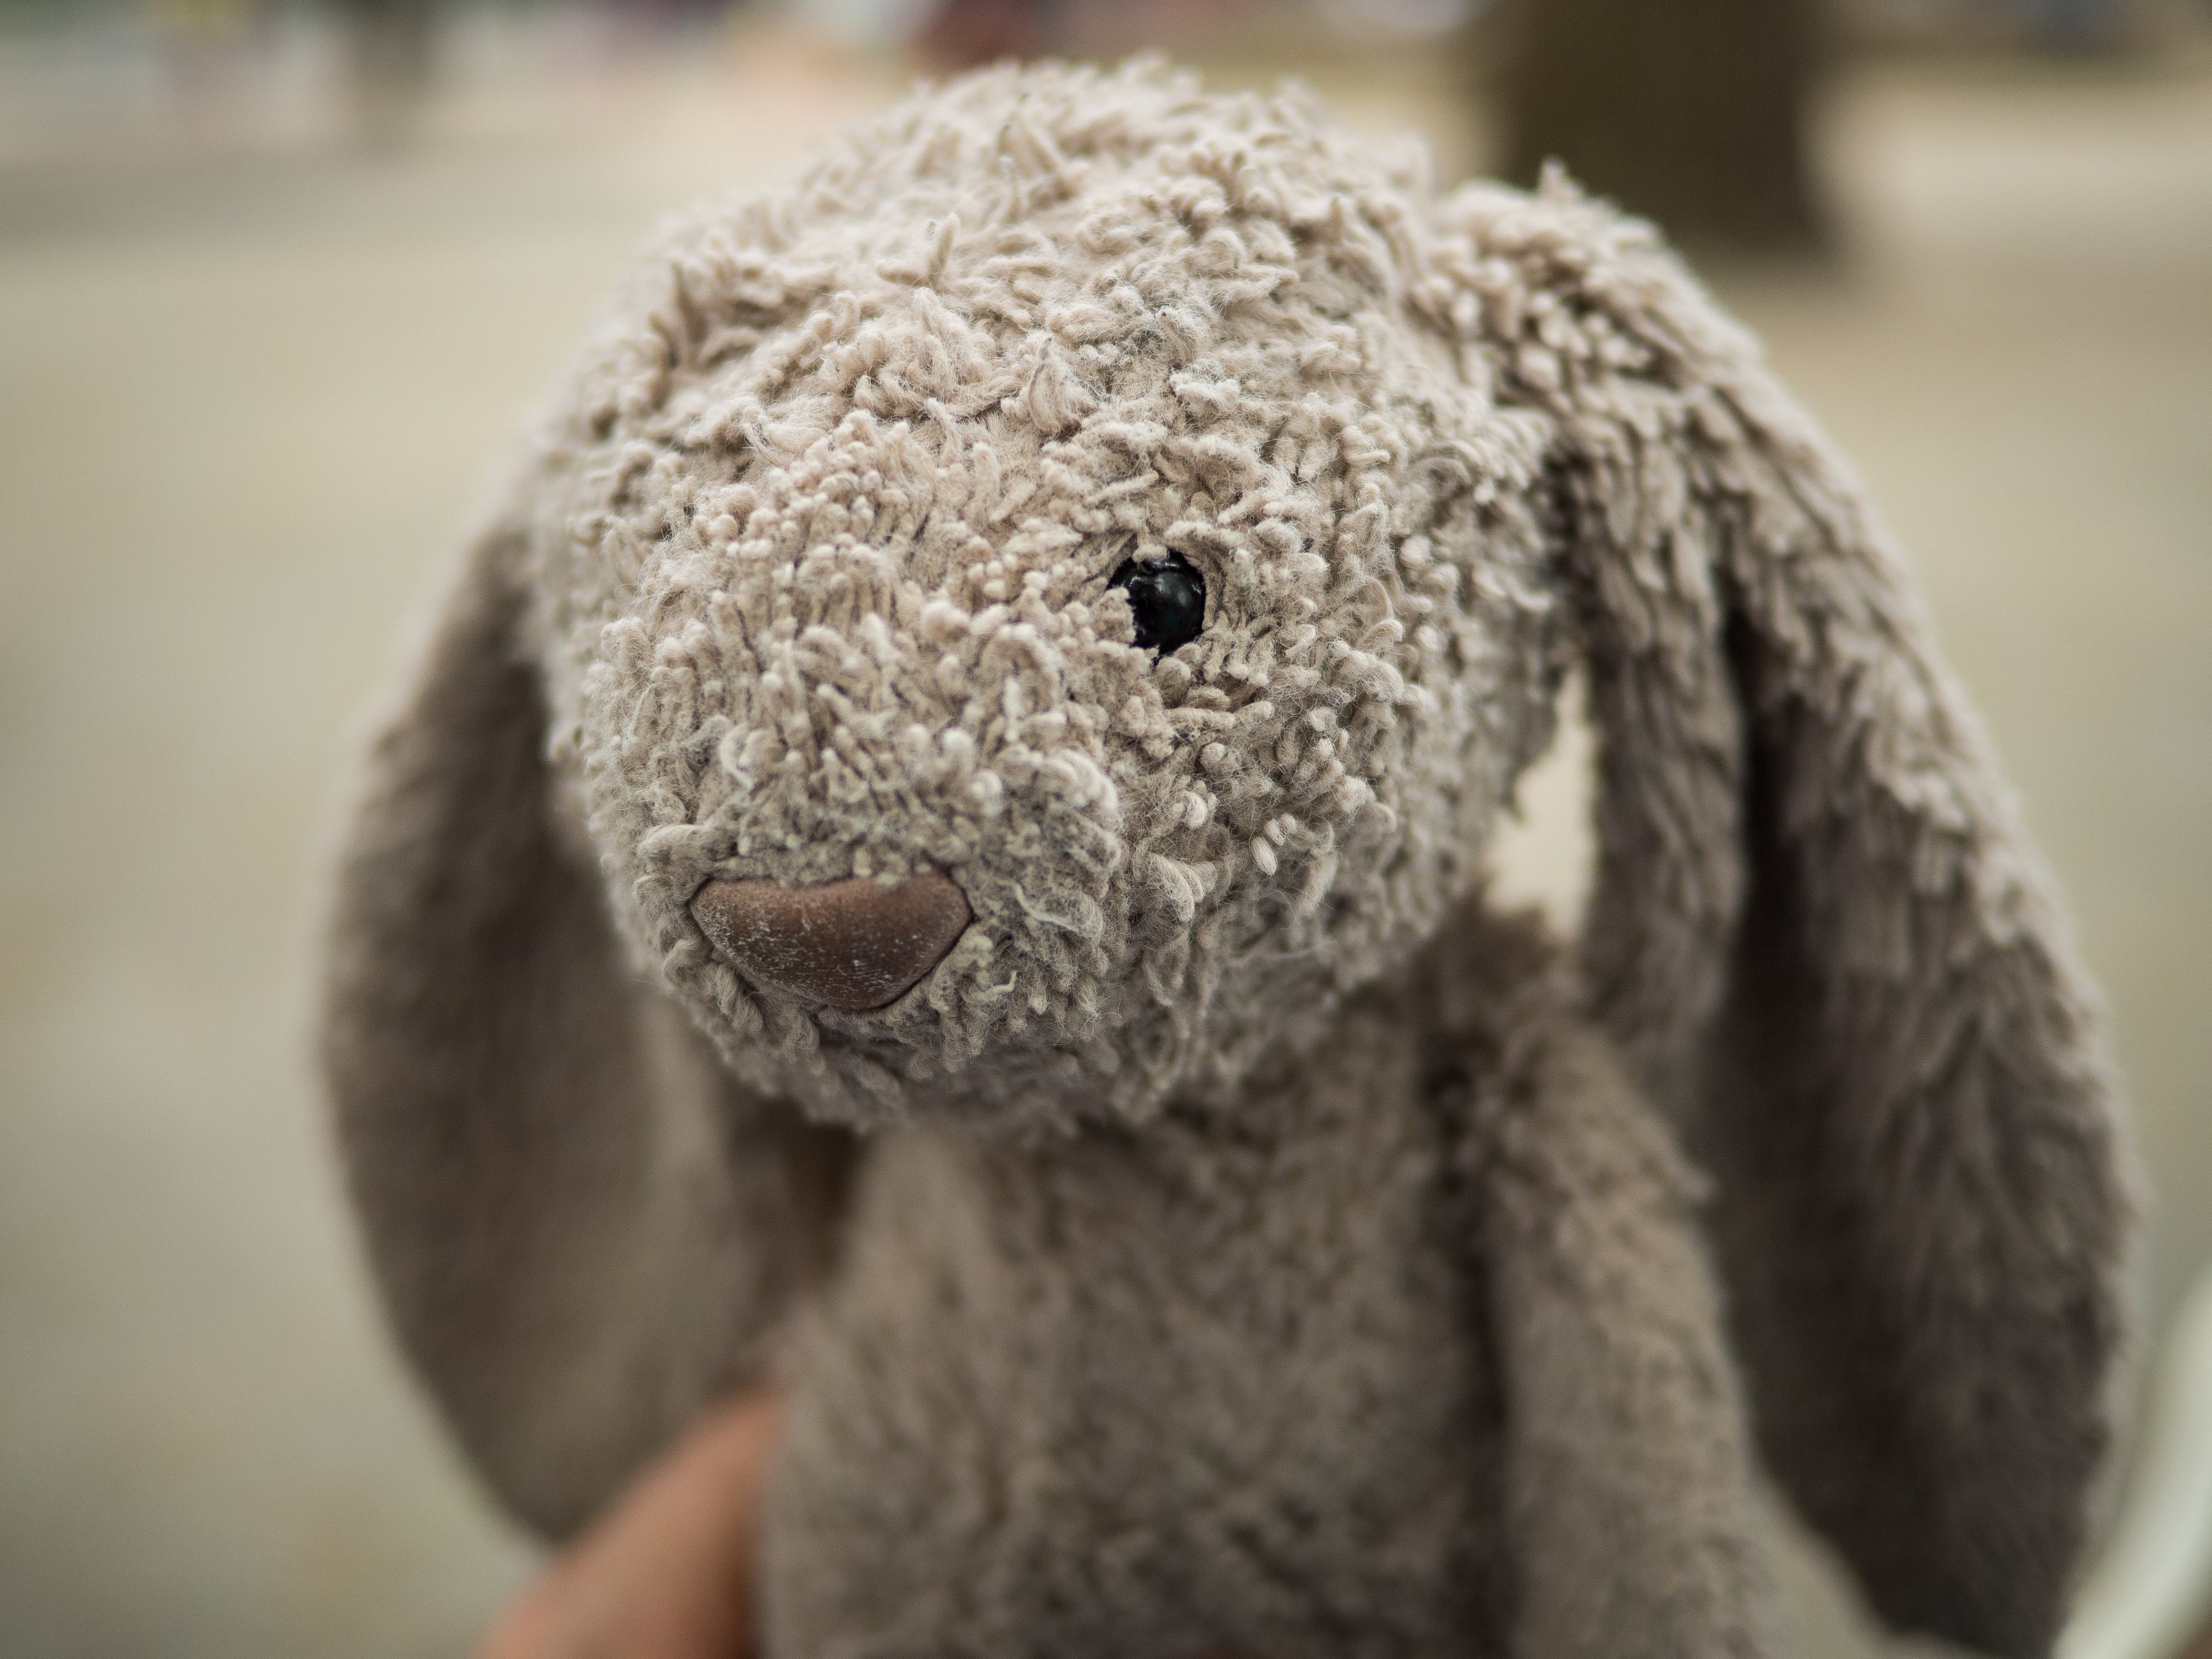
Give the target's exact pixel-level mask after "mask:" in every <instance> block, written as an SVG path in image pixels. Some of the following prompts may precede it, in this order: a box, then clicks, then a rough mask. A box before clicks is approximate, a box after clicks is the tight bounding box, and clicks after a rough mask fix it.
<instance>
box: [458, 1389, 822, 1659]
mask: <svg viewBox="0 0 2212 1659" xmlns="http://www.w3.org/2000/svg"><path fill="white" fill-rule="evenodd" d="M780 1423H781V1402H780V1401H778V1400H777V1398H776V1396H775V1395H773V1394H772V1393H770V1392H769V1391H768V1390H766V1389H757V1390H755V1391H753V1392H751V1393H749V1394H744V1395H738V1397H737V1398H736V1399H734V1400H732V1401H730V1402H729V1403H728V1404H726V1405H724V1406H722V1407H719V1408H718V1409H717V1410H715V1411H714V1413H711V1414H710V1415H708V1417H706V1418H704V1419H702V1420H701V1421H700V1422H699V1423H698V1424H697V1425H696V1426H694V1427H693V1428H692V1429H691V1430H690V1431H689V1432H688V1433H686V1434H685V1435H684V1437H683V1438H682V1439H681V1440H679V1441H678V1442H677V1443H676V1444H675V1445H673V1446H671V1447H670V1448H669V1449H668V1450H666V1451H665V1452H664V1453H662V1454H661V1455H660V1457H659V1461H657V1462H654V1463H653V1464H651V1465H650V1466H648V1467H647V1469H646V1470H645V1472H644V1473H643V1474H641V1475H639V1476H638V1477H637V1479H636V1480H635V1481H634V1482H633V1483H632V1484H631V1486H630V1487H629V1491H628V1492H625V1493H624V1494H623V1497H622V1498H620V1499H619V1500H618V1501H617V1503H616V1504H615V1506H614V1508H613V1509H611V1510H609V1511H608V1512H607V1513H606V1514H605V1515H604V1516H601V1517H600V1518H599V1520H598V1521H597V1522H593V1523H592V1526H591V1528H589V1529H588V1530H586V1532H584V1533H583V1534H581V1535H580V1536H579V1537H578V1538H576V1539H575V1540H574V1541H573V1542H572V1543H570V1544H569V1545H568V1547H567V1548H566V1549H564V1550H562V1553H560V1554H559V1555H558V1556H556V1558H555V1559H553V1560H552V1561H551V1562H550V1564H549V1565H547V1566H546V1568H545V1570H544V1571H543V1572H541V1573H540V1574H539V1575H538V1577H537V1578H535V1579H534V1580H532V1582H531V1583H529V1584H527V1585H526V1586H525V1587H524V1588H523V1589H522V1590H521V1592H520V1594H519V1595H516V1597H515V1598H514V1600H513V1601H512V1602H510V1603H509V1604H508V1605H507V1609H506V1610H505V1611H504V1612H503V1613H501V1615H500V1617H499V1619H498V1620H496V1621H495V1623H494V1624H493V1626H492V1627H491V1629H490V1631H489V1632H488V1633H487V1634H486V1636H485V1637H484V1639H483V1644H481V1645H480V1646H479V1647H478V1648H477V1659H750V1655H751V1654H752V1653H753V1651H754V1650H755V1647H756V1645H757V1644H756V1640H755V1635H754V1628H753V1622H754V1621H753V1604H754V1596H753V1547H754V1543H755V1541H756V1539H757V1535H758V1531H759V1525H758V1515H759V1500H760V1486H761V1479H762V1476H763V1474H764V1472H765V1470H766V1468H767V1463H768V1455H769V1451H770V1450H771V1449H773V1447H774V1446H775V1437H776V1431H777V1429H778V1427H779V1425H780Z"/></svg>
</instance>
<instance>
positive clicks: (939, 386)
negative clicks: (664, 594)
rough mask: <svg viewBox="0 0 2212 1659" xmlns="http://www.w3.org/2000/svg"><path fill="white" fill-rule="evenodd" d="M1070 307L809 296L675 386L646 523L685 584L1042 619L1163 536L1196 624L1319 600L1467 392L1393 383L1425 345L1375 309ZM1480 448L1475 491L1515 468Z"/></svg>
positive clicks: (1403, 500)
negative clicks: (1184, 578)
mask: <svg viewBox="0 0 2212 1659" xmlns="http://www.w3.org/2000/svg"><path fill="white" fill-rule="evenodd" d="M967 299H968V300H969V301H971V302H972V301H975V295H974V294H973V293H972V292H969V293H968V294H967ZM1093 310H1094V311H1095V313H1097V314H1095V315H1091V316H1090V317H1089V318H1088V319H1087V320H1085V321H1083V322H1081V323H1080V324H1079V325H1078V324H1069V323H1066V319H1065V318H1061V319H1060V320H1061V321H1062V322H1063V324H1064V325H1065V326H1064V327H1063V328H1062V329H1060V331H1054V330H1052V329H1046V328H1042V327H1034V326H1032V327H1028V328H1022V327H1018V326H1016V325H1014V324H1013V323H1010V322H1009V321H1008V320H1007V319H1006V318H1004V317H997V316H994V317H986V318H984V319H982V320H981V321H979V320H978V319H977V318H976V317H975V316H974V315H970V314H967V313H965V312H963V310H962V309H960V308H958V307H956V306H954V305H953V304H952V303H951V302H949V301H947V300H946V299H945V296H943V295H939V294H938V293H936V292H935V291H933V290H929V289H904V288H902V289H898V290H897V291H896V293H894V294H891V295H876V296H874V297H873V298H872V300H871V301H870V302H869V303H868V304H867V305H866V306H848V305H846V304H843V303H842V298H841V301H840V302H839V303H836V304H830V305H826V306H825V307H823V308H822V309H820V310H818V311H817V312H815V313H811V314H810V315H809V316H808V317H806V318H805V319H799V320H797V321H795V322H793V324H792V325H789V326H788V327H787V328H786V329H784V330H782V331H780V332H779V333H778V334H777V335H776V336H775V339H774V340H773V341H771V342H769V343H764V344H763V347H761V348H759V349H756V350H755V351H754V352H753V353H752V354H751V356H750V358H749V359H748V361H747V362H744V363H743V364H741V365H738V366H737V367H736V368H733V369H732V372H730V373H729V374H727V375H726V376H722V377H712V378H711V379H709V380H707V381H705V382H703V383H702V385H701V386H699V387H698V388H697V389H696V392H694V394H693V395H691V396H690V397H688V398H682V399H679V400H678V402H679V404H683V405H685V406H687V408H688V412H687V414H686V416H685V418H684V424H683V425H682V427H681V428H680V429H678V431H676V432H673V433H671V443H670V445H669V447H668V449H667V450H666V451H665V453H664V454H663V455H662V456H661V457H660V458H659V465H658V466H656V468H655V469H654V471H656V472H658V473H659V474H660V475H661V477H660V480H659V482H660V483H661V485H662V488H661V489H659V490H649V491H648V492H647V493H648V494H649V495H660V496H661V499H660V500H659V501H646V502H640V501H636V500H635V497H633V505H642V506H647V507H650V508H651V509H652V511H650V512H649V513H647V514H646V515H645V516H647V517H651V518H656V519H658V520H659V523H658V524H657V525H656V524H647V525H644V526H641V530H642V531H643V532H645V533H646V537H647V540H648V541H652V542H654V543H656V544H659V545H661V546H663V547H665V549H666V550H667V551H668V552H669V553H670V554H671V555H673V557H672V558H671V562H670V563H671V574H673V575H674V577H675V579H676V580H678V582H680V584H681V585H683V586H688V587H694V588H696V587H697V586H700V585H701V582H702V579H703V580H705V581H706V582H707V583H708V585H709V586H720V585H726V584H729V583H732V582H743V583H767V584H769V585H771V586H775V587H776V588H777V589H778V590H779V599H778V603H779V604H780V605H786V606H789V607H792V608H793V609H794V610H795V611H803V610H804V609H805V608H806V607H807V605H809V604H810V603H812V602H814V601H817V600H820V601H825V602H828V601H835V602H836V604H838V605H842V604H843V602H844V601H845V600H846V599H849V598H850V597H851V595H852V594H853V593H854V592H857V591H858V589H857V587H856V586H855V585H856V584H858V585H862V586H865V585H866V584H867V583H869V582H871V581H877V582H880V581H884V580H890V581H892V582H895V583H896V584H897V585H900V586H905V587H908V588H909V589H910V590H913V591H917V592H921V593H926V594H928V595H933V596H936V597H941V598H945V599H950V600H951V601H953V602H955V603H957V604H960V605H964V606H966V607H968V608H969V609H970V610H971V611H972V610H981V609H983V608H985V607H987V606H990V605H1005V604H1012V603H1016V602H1018V601H1020V600H1023V599H1025V598H1026V599H1033V600H1036V601H1039V602H1041V603H1042V605H1044V606H1045V607H1046V608H1048V609H1054V610H1056V609H1058V608H1060V607H1062V606H1065V605H1068V604H1070V603H1072V602H1074V601H1075V600H1077V599H1079V597H1080V596H1082V595H1083V594H1084V593H1085V592H1095V591H1096V590H1097V589H1098V588H1099V587H1101V586H1103V579H1104V578H1105V576H1106V575H1107V574H1109V572H1110V571H1111V570H1112V569H1113V568H1115V566H1116V565H1117V564H1118V563H1119V562H1121V560H1122V559H1124V558H1127V557H1129V556H1139V557H1144V556H1152V557H1158V556H1162V555H1163V554H1164V553H1166V552H1170V551H1172V552H1175V553H1177V554H1180V555H1182V556H1184V557H1186V558H1188V559H1189V560H1190V561H1191V562H1193V563H1194V565H1196V566H1197V567H1198V568H1200V570H1201V571H1203V572H1204V573H1205V574H1206V580H1207V584H1208V588H1209V592H1210V594H1211V595H1212V598H1213V599H1214V600H1215V602H1216V603H1215V606H1214V610H1215V615H1216V620H1217V621H1218V622H1219V623H1227V624H1231V625H1233V624H1234V623H1236V622H1237V619H1240V618H1244V617H1261V616H1266V617H1274V618H1280V617H1285V616H1290V615H1307V616H1313V617H1318V616H1320V614H1321V613H1322V611H1324V610H1325V609H1326V608H1327V606H1326V599H1327V596H1328V594H1329V593H1330V592H1334V591H1338V590H1340V589H1341V588H1342V586H1343V585H1344V583H1345V581H1346V579H1347V577H1348V576H1351V575H1354V574H1364V573H1368V572H1372V571H1374V570H1376V569H1377V568H1380V567H1381V566H1382V565H1383V563H1385V562H1387V559H1388V554H1389V544H1390V542H1391V540H1392V539H1393V537H1394V535H1395V534H1396V533H1399V532H1403V531H1404V530H1405V529H1406V528H1407V526H1409V525H1413V524H1414V523H1416V522H1417V521H1418V520H1419V518H1420V517H1421V514H1422V510H1423V507H1424V502H1423V501H1422V500H1420V499H1419V497H1420V496H1421V495H1423V494H1424V493H1425V492H1424V489H1423V484H1424V482H1425V481H1424V480H1422V479H1413V480H1411V481H1410V482H1411V483H1412V486H1413V487H1412V488H1410V489H1409V488H1408V483H1409V480H1408V479H1407V476H1406V474H1407V469H1408V467H1409V465H1412V464H1413V462H1414V461H1415V460H1416V459H1417V452H1418V451H1419V449H1420V448H1421V447H1423V446H1424V445H1434V444H1437V443H1438V442H1449V441H1452V440H1454V439H1455V438H1459V439H1462V440H1463V439H1464V438H1466V437H1468V436H1469V435H1472V434H1471V433H1456V432H1455V431H1453V430H1451V429H1450V428H1455V427H1462V426H1468V424H1469V422H1468V421H1467V419H1466V415H1467V412H1468V401H1469V400H1468V399H1465V398H1462V399H1460V400H1458V401H1456V402H1455V403H1454V404H1452V405H1451V406H1450V407H1449V408H1445V409H1440V408H1439V407H1438V406H1437V404H1435V403H1434V402H1432V401H1426V400H1422V399H1419V398H1414V397H1410V396H1407V395H1405V388H1406V386H1407V382H1409V381H1415V380H1422V379H1426V378H1427V377H1426V376H1417V375H1408V374H1403V373H1393V372H1392V371H1393V370H1394V369H1403V368H1407V367H1409V365H1407V364H1406V363H1404V362H1401V361H1397V360H1402V359H1407V358H1414V357H1419V356H1422V355H1424V354H1425V351H1426V350H1427V347H1426V345H1425V343H1423V342H1422V341H1420V340H1419V338H1418V337H1416V336H1415V334H1414V331H1413V330H1412V329H1411V328H1409V327H1405V326H1402V325H1390V324H1389V323H1386V322H1385V321H1384V320H1383V319H1380V318H1378V317H1376V316H1374V315H1371V314H1370V315H1365V316H1355V317H1352V318H1350V319H1346V318H1344V317H1339V316H1333V315H1330V314H1328V313H1326V312H1324V311H1323V310H1322V309H1321V308H1319V307H1316V306H1314V305H1311V304H1306V303H1286V304H1284V305H1281V306H1278V307H1273V309H1272V310H1271V312H1270V313H1269V315H1268V317H1267V319H1266V322H1265V326H1261V325H1258V324H1256V323H1255V325H1253V326H1252V327H1251V328H1250V329H1249V331H1243V332H1240V331H1237V329H1235V328H1232V327H1230V326H1228V325H1225V324H1220V323H1218V321H1217V324H1216V325H1213V328H1212V334H1211V335H1210V336H1208V337H1204V338H1200V337H1196V336H1194V337H1188V338H1183V339H1181V340H1173V339H1170V338H1168V337H1166V336H1165V335H1164V334H1163V331H1162V328H1163V325H1161V323H1160V321H1159V319H1158V317H1157V316H1156V315H1154V314H1153V313H1150V312H1147V311H1146V309H1145V308H1144V307H1141V306H1140V305H1137V304H1135V303H1134V302H1125V304H1124V306H1123V308H1122V309H1121V310H1118V311H1117V310H1116V309H1115V307H1114V306H1113V305H1112V304H1110V303H1109V302H1107V301H1103V300H1102V301H1100V302H1099V303H1098V304H1097V305H1096V306H1095V307H1093ZM1054 314H1055V315H1056V316H1057V315H1058V314H1059V313H1054ZM1071 334H1073V335H1075V336H1079V338H1073V339H1071V337H1070V335H1071ZM1248 336H1249V337H1248ZM1419 367H1420V368H1430V367H1431V366H1430V365H1427V364H1420V365H1419ZM1431 384H1433V382H1432V381H1431ZM1492 447H1493V448H1496V449H1498V455H1497V457H1496V458H1495V459H1496V465H1495V466H1494V467H1493V468H1492V471H1493V472H1495V473H1497V474H1498V475H1501V476H1498V477H1491V478H1490V479H1488V480H1487V481H1486V482H1487V483H1489V484H1491V485H1492V486H1493V487H1495V486H1497V485H1498V484H1499V483H1505V482H1509V480H1507V479H1505V478H1504V477H1503V476H1502V475H1503V474H1505V473H1509V472H1514V473H1517V472H1520V471H1524V470H1525V459H1526V458H1525V456H1523V455H1522V454H1521V453H1519V452H1520V451H1521V450H1522V449H1523V448H1525V446H1524V445H1520V444H1517V443H1510V442H1509V443H1507V444H1505V445H1504V446H1502V447H1501V446H1496V445H1493V446H1492ZM1476 448H1479V446H1476V447H1470V446H1469V445H1468V444H1467V443H1466V442H1464V441H1462V442H1461V443H1460V444H1459V449H1460V452H1461V453H1462V455H1464V454H1468V453H1475V449H1476ZM1462 471H1464V468H1462ZM1464 482H1465V481H1464V479H1462V483H1464ZM1430 493H1432V492H1430Z"/></svg>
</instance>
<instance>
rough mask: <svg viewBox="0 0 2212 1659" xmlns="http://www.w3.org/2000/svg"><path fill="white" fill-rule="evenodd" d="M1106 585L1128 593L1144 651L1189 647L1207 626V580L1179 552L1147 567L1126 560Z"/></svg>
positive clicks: (1138, 638)
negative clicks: (1180, 646) (1181, 646)
mask: <svg viewBox="0 0 2212 1659" xmlns="http://www.w3.org/2000/svg"><path fill="white" fill-rule="evenodd" d="M1106 585H1107V586H1109V587H1119V588H1123V589H1126V590H1127V592H1128V595H1129V610H1130V612H1131V614H1132V615H1133V616H1134V617H1136V619H1137V644H1138V646H1139V648H1141V649H1143V650H1146V651H1172V650H1174V649H1175V648H1176V647H1177V646H1179V645H1188V644H1189V643H1190V642H1191V641H1193V640H1194V639H1196V638H1197V637H1198V635H1199V630H1200V629H1202V628H1204V627H1205V626H1206V578H1205V577H1203V576H1201V575H1200V574H1198V569H1197V567H1196V566H1194V565H1193V564H1192V563H1191V562H1190V561H1189V560H1188V559H1186V558H1185V557H1183V556H1182V554H1180V553H1170V554H1169V555H1168V556H1167V557H1165V558H1164V559H1160V560H1158V561H1155V562H1151V563H1147V564H1139V563H1138V562H1136V561H1135V560H1134V559H1124V560H1122V561H1121V568H1119V569H1118V570H1116V571H1115V573H1114V574H1112V575H1111V576H1110V577H1109V578H1108V579H1107V582H1106Z"/></svg>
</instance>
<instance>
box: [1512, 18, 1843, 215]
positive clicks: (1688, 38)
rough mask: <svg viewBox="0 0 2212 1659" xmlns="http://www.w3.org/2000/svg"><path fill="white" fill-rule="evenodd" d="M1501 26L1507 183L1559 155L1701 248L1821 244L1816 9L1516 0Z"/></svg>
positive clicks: (1526, 177)
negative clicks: (1815, 138) (1815, 132)
mask: <svg viewBox="0 0 2212 1659" xmlns="http://www.w3.org/2000/svg"><path fill="white" fill-rule="evenodd" d="M1504 22H1505V37H1506V40H1507V43H1508V45H1507V64H1508V68H1507V73H1506V82H1505V87H1504V110H1505V121H1506V132H1505V154H1506V156H1507V158H1508V163H1507V164H1508V167H1509V170H1510V174H1511V176H1512V177H1514V178H1516V179H1520V180H1522V181H1524V182H1528V181H1533V180H1534V179H1535V178H1536V176H1537V174H1538V173H1540V171H1541V169H1542V167H1543V165H1544V163H1545V162H1546V161H1547V160H1550V159H1553V158H1554V157H1556V158H1557V159H1559V160H1560V161H1565V163H1566V165H1567V168H1568V170H1569V171H1570V172H1571V173H1573V174H1574V176H1575V177H1576V178H1577V179H1579V180H1581V181H1582V183H1583V185H1585V186H1586V187H1588V188H1589V190H1591V191H1595V192H1596V193H1598V194H1599V195H1601V196H1607V197H1612V198H1613V199H1614V200H1615V201H1618V202H1619V203H1620V204H1621V205H1623V206H1624V207H1626V208H1628V209H1629V210H1632V211H1633V212H1636V213H1638V214H1643V215H1645V216H1648V217H1650V218H1652V219H1656V220H1657V221H1658V222H1659V223H1660V224H1661V225H1662V227H1663V228H1665V229H1666V231H1667V233H1668V235H1669V236H1670V237H1672V238H1674V240H1678V241H1680V242H1683V243H1685V244H1687V245H1689V246H1692V247H1695V248H1698V249H1699V250H1701V251H1705V250H1713V249H1720V250H1723V251H1731V252H1753V253H1789V254H1803V253H1812V252H1820V251H1822V250H1823V249H1825V248H1826V246H1828V243H1829V240H1830V239H1829V225H1828V222H1827V217H1826V213H1825V212H1824V211H1823V209H1822V205H1821V202H1820V191H1819V188H1818V183H1817V179H1816V178H1815V175H1814V169H1813V167H1812V166H1811V163H1810V161H1809V158H1808V146H1807V137H1806V126H1807V112H1808V102H1809V100H1810V97H1811V94H1812V91H1813V88H1814V80H1815V77H1816V75H1817V72H1818V69H1819V59H1820V47H1821V45H1822V32H1821V28H1820V19H1819V17H1818V16H1817V15H1816V14H1815V10H1814V3H1813V0H1668V3H1667V4H1665V5H1654V4H1652V3H1650V0H1516V4H1515V7H1514V9H1513V11H1512V13H1511V14H1510V16H1509V17H1508V18H1506V19H1505V20H1504Z"/></svg>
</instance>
